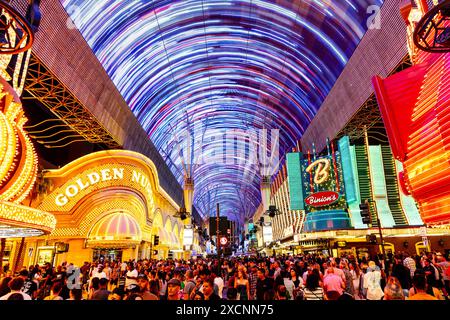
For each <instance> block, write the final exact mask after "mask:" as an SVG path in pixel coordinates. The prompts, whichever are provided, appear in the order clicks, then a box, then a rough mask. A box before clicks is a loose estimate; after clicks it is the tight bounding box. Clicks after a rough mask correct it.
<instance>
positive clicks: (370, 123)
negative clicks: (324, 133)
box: [337, 94, 383, 141]
mask: <svg viewBox="0 0 450 320" xmlns="http://www.w3.org/2000/svg"><path fill="white" fill-rule="evenodd" d="M380 122H381V123H383V120H382V119H381V114H380V110H379V109H378V103H377V100H376V98H375V95H374V94H372V95H371V96H370V97H369V99H367V100H366V102H364V104H363V105H362V107H361V108H360V109H359V110H358V112H356V114H355V115H354V116H353V117H352V118H351V119H350V121H349V122H348V123H347V124H346V125H345V126H344V128H343V129H342V130H341V131H340V132H339V133H338V134H337V139H339V138H341V137H342V136H344V135H347V136H349V138H350V140H352V141H354V140H358V139H361V138H363V137H364V127H366V128H367V129H370V128H372V127H374V126H376V125H377V124H379V123H380Z"/></svg>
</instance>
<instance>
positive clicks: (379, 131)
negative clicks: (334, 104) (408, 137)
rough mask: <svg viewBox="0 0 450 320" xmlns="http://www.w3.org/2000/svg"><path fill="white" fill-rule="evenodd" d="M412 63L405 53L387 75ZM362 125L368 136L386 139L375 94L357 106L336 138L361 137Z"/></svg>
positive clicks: (381, 139) (385, 140)
mask: <svg viewBox="0 0 450 320" xmlns="http://www.w3.org/2000/svg"><path fill="white" fill-rule="evenodd" d="M412 65H413V63H412V61H411V58H410V57H409V55H405V56H404V57H403V59H402V60H401V61H400V63H399V64H398V65H397V66H396V67H395V68H394V69H393V70H392V72H391V73H390V74H389V75H393V74H395V73H398V72H400V71H403V70H405V69H407V68H409V67H411V66H412ZM364 127H366V128H367V130H368V131H369V136H370V138H372V139H376V140H379V141H380V142H387V141H388V140H387V135H386V131H385V127H384V122H383V119H382V117H381V113H380V109H379V107H378V102H377V99H376V97H375V94H372V95H370V97H369V98H368V99H367V100H366V101H365V102H364V103H363V105H362V106H361V108H359V110H358V111H357V112H356V113H355V114H354V115H353V117H352V118H351V119H350V121H349V122H348V123H347V124H346V125H345V126H344V127H343V128H342V130H341V131H340V132H339V133H338V134H337V136H336V138H337V139H339V138H341V137H342V136H344V135H348V136H349V138H350V140H351V141H355V140H359V139H363V138H364Z"/></svg>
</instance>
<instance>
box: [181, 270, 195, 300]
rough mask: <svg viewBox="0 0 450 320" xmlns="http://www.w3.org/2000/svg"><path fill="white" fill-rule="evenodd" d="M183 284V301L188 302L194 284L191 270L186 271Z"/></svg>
mask: <svg viewBox="0 0 450 320" xmlns="http://www.w3.org/2000/svg"><path fill="white" fill-rule="evenodd" d="M185 278H186V280H185V282H184V283H185V284H184V289H183V294H184V300H189V297H190V296H191V293H192V290H194V288H195V286H196V283H195V281H194V275H193V273H192V271H191V270H188V271H186V274H185Z"/></svg>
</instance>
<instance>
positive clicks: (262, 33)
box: [62, 0, 382, 221]
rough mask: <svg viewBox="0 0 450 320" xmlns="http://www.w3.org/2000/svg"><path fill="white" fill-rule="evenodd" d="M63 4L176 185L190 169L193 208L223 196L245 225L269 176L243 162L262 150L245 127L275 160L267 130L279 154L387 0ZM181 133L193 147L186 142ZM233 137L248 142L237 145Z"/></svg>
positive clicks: (70, 0) (224, 207) (80, 0)
mask: <svg viewBox="0 0 450 320" xmlns="http://www.w3.org/2000/svg"><path fill="white" fill-rule="evenodd" d="M62 4H63V6H64V7H65V8H66V11H67V12H68V13H69V15H70V16H71V18H72V20H73V22H74V24H75V25H76V27H77V28H78V29H79V30H80V31H81V33H82V34H83V36H84V37H85V39H86V41H87V42H88V43H89V45H90V46H91V48H92V49H93V51H94V53H95V54H96V55H97V57H98V59H99V60H100V62H101V63H102V64H103V66H104V68H105V70H106V71H107V72H108V74H109V75H110V77H111V79H112V80H113V82H114V83H115V84H116V86H117V88H118V89H119V91H120V92H121V93H122V95H123V97H124V98H125V100H126V101H127V102H128V104H129V106H130V107H131V109H132V110H133V112H134V114H135V115H136V117H137V118H138V120H139V121H140V123H141V124H142V126H143V128H144V129H145V130H146V131H147V132H148V134H149V137H150V138H151V139H152V141H153V142H154V144H155V145H156V147H157V148H158V149H159V151H160V153H161V154H162V155H163V157H164V158H165V159H166V162H167V164H168V165H169V167H170V168H171V170H172V172H173V173H174V174H175V176H176V177H177V178H178V180H179V182H180V183H181V184H182V183H183V181H184V175H185V174H186V173H187V175H188V176H190V177H192V178H193V179H194V182H195V193H194V205H195V206H196V207H197V209H199V211H200V212H201V213H202V214H203V215H205V216H208V215H210V214H213V213H214V211H213V210H215V206H214V204H213V205H210V204H211V202H220V204H221V213H222V214H226V215H228V216H229V217H231V218H233V217H237V218H238V220H241V221H242V219H243V218H244V217H246V216H247V215H248V214H249V213H250V214H253V213H254V211H255V210H256V208H257V207H258V205H259V204H260V202H261V196H260V188H259V185H260V181H261V176H262V175H263V173H262V172H261V167H262V166H261V165H260V161H254V162H253V164H251V161H250V163H249V161H243V159H250V158H251V157H252V155H251V154H252V150H254V149H258V148H256V147H255V148H254V145H253V146H252V143H251V141H253V140H252V139H251V138H248V137H249V136H251V135H249V134H248V132H256V135H257V136H258V137H259V138H258V140H257V141H256V144H257V146H261V145H262V146H264V148H265V149H267V154H266V155H267V156H270V155H271V154H272V153H271V152H272V149H276V144H275V142H276V139H272V136H274V137H275V136H276V132H275V131H271V130H272V129H278V130H279V140H278V141H279V158H280V160H282V159H283V156H284V154H285V152H286V151H290V149H291V148H292V147H294V146H295V145H296V141H297V140H298V139H299V138H300V137H301V136H302V134H303V132H304V131H305V130H306V128H307V126H308V125H309V123H310V122H311V120H312V119H313V117H314V116H315V114H316V113H317V111H318V109H319V107H320V105H321V104H322V102H323V101H324V99H325V97H326V96H327V94H328V93H329V91H330V89H331V87H332V86H333V85H334V83H335V81H336V79H337V77H338V76H339V75H340V73H341V72H342V70H343V68H344V67H345V65H346V63H347V61H348V59H349V58H350V56H351V55H352V53H353V51H354V50H355V48H356V46H357V45H358V44H359V41H360V40H361V38H362V37H363V35H364V34H365V32H366V30H367V29H368V27H369V24H370V22H371V19H373V17H374V15H375V14H376V12H377V8H378V9H379V7H380V6H381V5H382V1H381V0H352V1H349V0H324V1H319V0H301V1H300V0H285V1H284V0H276V1H275V0H271V1H263V0H242V1H236V0H221V1H219V0H217V1H216V0H203V1H202V0H180V1H150V0H141V1H137V0H134V1H132V0H130V1H119V0H102V1H96V0H95V1H94V0H62ZM263 128H265V129H267V130H268V137H267V138H264V137H263V135H262V133H261V132H262V131H261V129H263ZM185 132H189V133H190V134H191V136H192V137H194V140H195V143H192V144H190V143H185V144H184V147H180V145H182V144H181V143H179V142H180V141H182V140H183V133H185ZM243 132H244V133H243ZM185 136H187V135H185ZM236 136H239V137H242V136H245V137H247V138H245V139H244V140H243V141H244V143H241V142H242V141H241V142H240V139H238V138H236ZM241 140H242V139H241ZM184 141H186V142H188V141H190V140H189V139H187V138H185V139H184ZM249 141H250V143H245V142H249ZM263 141H267V143H264V144H263V143H262V142H263ZM188 145H189V148H187V146H188ZM226 155H227V156H226ZM230 157H231V158H230ZM224 158H226V161H223V160H224ZM262 158H263V157H261V154H259V155H258V159H262ZM199 159H201V160H199ZM202 160H203V161H202ZM258 164H259V165H258ZM264 175H267V173H264ZM211 211H212V212H211Z"/></svg>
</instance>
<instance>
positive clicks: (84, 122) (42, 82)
mask: <svg viewBox="0 0 450 320" xmlns="http://www.w3.org/2000/svg"><path fill="white" fill-rule="evenodd" d="M25 90H26V91H27V92H28V93H29V94H30V95H31V96H32V97H33V98H34V99H36V100H38V101H39V102H41V103H42V104H43V105H44V106H45V107H47V108H48V109H49V110H50V111H51V112H52V113H53V114H55V115H56V116H57V117H58V118H59V119H60V120H61V121H63V122H64V123H65V124H66V125H67V126H69V127H70V128H72V129H73V130H74V131H75V132H77V133H78V134H79V135H80V136H81V137H82V138H83V139H85V140H86V141H88V142H90V143H94V144H95V143H101V144H105V145H106V146H107V147H108V148H111V149H117V148H120V145H119V143H118V142H117V141H116V140H115V139H114V137H112V135H111V134H110V133H109V132H108V131H107V130H106V128H105V127H103V126H102V125H101V124H100V122H99V121H98V120H97V119H96V118H95V117H94V116H93V114H92V113H91V112H90V111H89V110H88V109H87V108H86V106H84V105H83V104H82V103H81V102H80V101H79V100H78V99H77V98H76V97H75V95H74V94H72V93H71V92H70V91H69V89H67V88H66V87H65V86H64V85H63V83H62V82H61V81H60V80H59V79H57V78H56V76H55V75H54V74H53V73H52V72H51V71H50V70H49V69H48V68H47V67H46V66H45V65H44V64H43V63H42V62H41V61H40V60H39V59H38V58H37V57H36V56H35V55H34V54H33V55H32V56H31V59H30V64H29V67H28V74H27V79H26V82H25Z"/></svg>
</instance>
